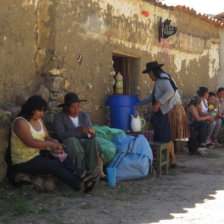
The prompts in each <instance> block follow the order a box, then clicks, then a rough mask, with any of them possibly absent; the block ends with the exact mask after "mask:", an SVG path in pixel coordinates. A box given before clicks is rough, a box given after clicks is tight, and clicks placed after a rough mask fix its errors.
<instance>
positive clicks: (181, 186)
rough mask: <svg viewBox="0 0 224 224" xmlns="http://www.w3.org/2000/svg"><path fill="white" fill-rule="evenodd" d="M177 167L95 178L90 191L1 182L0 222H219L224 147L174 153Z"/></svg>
mask: <svg viewBox="0 0 224 224" xmlns="http://www.w3.org/2000/svg"><path fill="white" fill-rule="evenodd" d="M177 161H178V169H176V170H170V171H169V174H168V175H163V176H162V177H161V178H156V177H150V176H149V177H147V178H144V179H141V180H135V181H124V182H119V183H118V184H117V187H116V188H110V187H108V186H107V183H106V182H100V183H99V185H98V186H97V188H96V189H95V190H94V191H93V192H92V193H91V194H83V193H76V192H73V191H72V190H70V189H69V188H68V187H66V186H65V185H63V184H59V186H58V187H57V190H56V191H54V192H50V193H46V192H44V193H43V192H42V193H40V192H37V191H35V190H34V189H33V188H32V186H30V185H27V186H22V187H21V188H14V187H12V186H9V185H8V184H7V183H3V184H1V185H0V223H13V224H14V223H32V224H39V223H43V224H44V223H48V224H49V223H55V224H60V223H61V224H62V223H63V224H64V223H66V224H73V223H75V224H148V223H160V224H164V223H165V224H166V223H169V224H170V223H171V224H173V223H175V224H176V223H178V224H179V223H184V224H185V223H186V224H187V223H194V224H196V223H197V224H198V223H203V224H206V223H214V224H219V223H220V224H221V223H224V216H223V215H222V213H223V211H224V200H223V198H224V175H223V174H224V148H216V149H210V150H209V152H208V154H207V155H204V156H190V155H188V154H186V153H181V154H177Z"/></svg>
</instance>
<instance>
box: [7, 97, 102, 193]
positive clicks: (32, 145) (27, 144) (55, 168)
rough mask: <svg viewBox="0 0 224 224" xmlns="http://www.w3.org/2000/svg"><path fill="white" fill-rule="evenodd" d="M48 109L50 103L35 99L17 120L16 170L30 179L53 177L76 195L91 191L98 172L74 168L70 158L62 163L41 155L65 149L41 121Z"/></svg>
mask: <svg viewBox="0 0 224 224" xmlns="http://www.w3.org/2000/svg"><path fill="white" fill-rule="evenodd" d="M46 108H47V103H46V102H45V100H44V99H43V98H42V97H41V96H32V97H30V98H29V99H28V100H27V101H26V102H25V104H24V105H23V106H22V110H21V112H20V114H19V115H18V117H17V118H16V119H15V121H14V123H13V126H12V134H11V158H12V164H13V166H12V168H13V170H14V171H15V172H21V173H26V174H30V175H45V174H52V175H53V176H55V177H56V178H58V179H59V180H61V181H63V182H65V183H66V184H67V185H68V186H70V187H71V188H73V189H74V190H76V191H79V190H82V191H83V192H88V191H90V190H92V188H93V186H94V184H95V182H96V180H97V177H98V176H99V169H98V168H95V169H94V170H91V172H86V171H83V170H81V169H79V168H78V167H76V166H74V165H73V164H72V161H71V160H70V159H69V158H66V157H65V158H64V160H63V161H62V162H61V161H60V160H59V159H58V158H56V157H53V156H51V153H49V154H47V155H43V154H42V153H41V150H42V149H46V148H49V149H50V150H51V151H52V152H53V153H56V154H58V153H61V152H62V151H63V146H62V145H61V144H60V143H59V142H58V141H57V140H56V139H53V138H51V137H50V136H49V135H48V132H47V130H46V128H45V126H44V124H43V121H42V120H41V117H42V116H43V114H44V111H45V110H46Z"/></svg>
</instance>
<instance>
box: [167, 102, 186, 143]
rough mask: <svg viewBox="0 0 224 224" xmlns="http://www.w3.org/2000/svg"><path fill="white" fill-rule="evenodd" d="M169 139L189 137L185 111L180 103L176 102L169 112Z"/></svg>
mask: <svg viewBox="0 0 224 224" xmlns="http://www.w3.org/2000/svg"><path fill="white" fill-rule="evenodd" d="M168 120H169V124H170V132H171V140H181V139H187V138H189V137H190V130H189V126H188V122H187V117H186V113H185V110H184V107H183V105H182V104H180V103H177V104H176V105H175V106H174V107H173V108H172V109H171V110H170V111H169V112H168Z"/></svg>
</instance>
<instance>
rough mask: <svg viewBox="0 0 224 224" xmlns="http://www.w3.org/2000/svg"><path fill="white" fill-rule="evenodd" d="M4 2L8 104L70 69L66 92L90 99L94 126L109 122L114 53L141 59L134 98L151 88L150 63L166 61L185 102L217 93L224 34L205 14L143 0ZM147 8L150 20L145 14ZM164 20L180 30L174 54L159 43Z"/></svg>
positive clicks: (172, 41) (4, 98) (2, 55)
mask: <svg viewBox="0 0 224 224" xmlns="http://www.w3.org/2000/svg"><path fill="white" fill-rule="evenodd" d="M0 5H1V7H0V16H1V20H0V27H1V33H0V44H1V49H2V50H1V51H0V59H1V69H0V77H1V85H0V86H1V87H0V88H1V89H0V92H1V94H0V100H1V103H2V105H3V104H6V103H15V100H16V97H15V96H16V94H34V93H35V91H37V89H38V86H39V85H40V84H41V83H42V84H44V85H45V84H46V77H47V75H48V73H49V71H50V70H51V69H65V70H66V71H65V72H64V73H63V74H60V75H61V76H62V77H63V85H62V86H61V91H59V92H60V94H61V95H63V94H64V93H65V92H67V91H74V92H77V93H78V94H80V96H81V97H82V98H86V99H88V102H87V103H84V104H83V109H84V110H86V111H88V112H89V113H90V114H91V116H92V119H93V121H94V123H98V124H103V123H105V120H106V118H105V114H106V112H107V111H108V109H107V108H105V106H104V103H105V100H106V98H107V96H108V95H110V94H111V93H112V83H113V82H112V75H111V72H112V71H113V66H112V55H113V53H118V54H122V55H128V56H130V57H132V58H133V59H132V60H133V61H135V63H134V65H133V66H132V72H131V77H130V78H131V93H132V94H138V95H139V97H140V98H142V97H145V96H146V95H147V94H148V93H149V91H150V90H151V89H152V83H151V81H150V80H149V78H148V76H147V75H146V76H144V75H142V74H141V71H142V70H143V69H144V67H145V64H146V62H147V61H151V60H158V61H159V63H164V64H165V66H164V70H165V71H167V72H168V73H170V74H171V75H172V76H173V77H174V78H175V80H176V82H177V84H178V86H179V91H180V93H181V95H182V97H183V98H186V97H189V96H191V95H193V94H195V91H196V89H197V87H198V86H202V85H205V86H208V87H209V89H210V90H212V91H214V90H215V88H216V84H217V74H218V71H219V63H220V62H219V54H220V39H219V29H218V28H216V27H215V26H214V25H212V24H210V23H207V22H205V21H203V20H201V19H200V18H199V17H195V16H192V15H189V14H187V13H185V12H180V11H179V10H177V9H175V10H171V9H165V8H161V7H158V6H154V5H153V4H152V3H148V2H145V1H139V0H124V1H122V2H121V1H119V0H113V1H110V0H85V1H79V0H69V1H68V0H60V1H53V0H12V1H5V0H1V1H0ZM143 8H147V10H148V11H149V13H150V16H149V17H148V18H147V17H144V16H143V15H141V10H142V9H143ZM160 17H162V18H163V20H165V19H167V18H168V19H171V20H172V25H174V26H177V27H178V32H177V34H176V35H174V36H171V37H169V38H168V39H166V43H167V47H168V49H164V48H166V46H165V45H164V44H159V42H158V23H159V19H160ZM162 46H163V49H162ZM79 55H82V57H83V60H82V63H81V64H79V63H77V57H78V56H79ZM135 59H136V60H135ZM46 85H47V84H46ZM46 85H45V86H46ZM51 94H54V91H53V92H51ZM53 98H54V97H50V98H49V99H50V101H51V100H53Z"/></svg>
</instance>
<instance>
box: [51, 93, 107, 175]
mask: <svg viewBox="0 0 224 224" xmlns="http://www.w3.org/2000/svg"><path fill="white" fill-rule="evenodd" d="M82 101H86V100H80V99H79V97H78V96H77V95H76V94H75V93H67V94H66V95H65V98H64V103H63V104H61V105H59V107H63V111H62V112H60V113H57V114H55V116H54V121H53V128H54V131H55V133H56V136H57V138H58V139H59V140H60V141H62V142H63V144H65V145H66V148H65V151H66V152H67V153H68V156H69V157H70V158H71V160H72V161H73V163H74V164H77V166H78V167H79V168H82V169H87V170H89V169H92V168H94V167H96V166H97V165H99V166H100V169H101V174H100V176H101V178H105V174H104V172H103V160H102V152H103V151H102V148H101V145H100V143H99V142H98V141H97V140H96V138H95V132H94V130H93V129H92V123H91V121H90V118H89V115H88V114H87V113H85V112H82V111H80V102H82Z"/></svg>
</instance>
